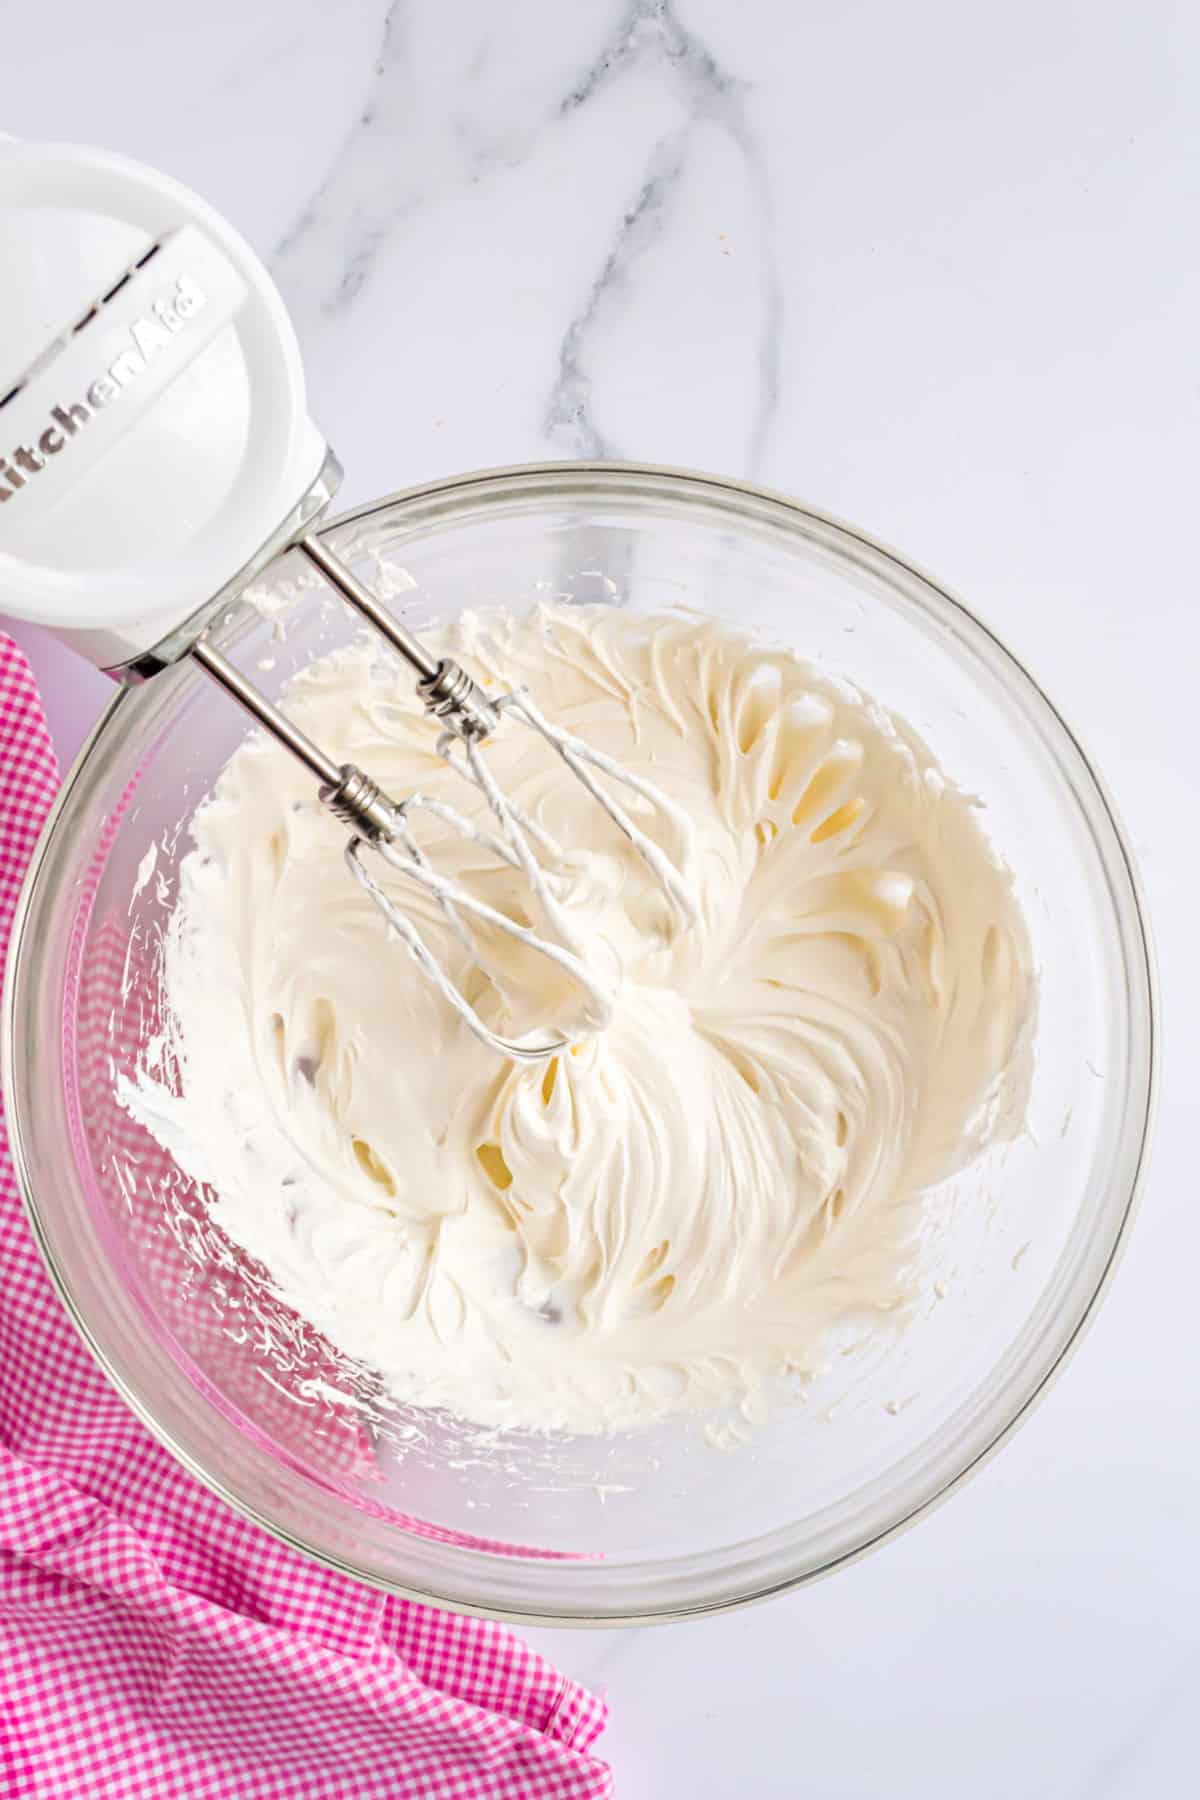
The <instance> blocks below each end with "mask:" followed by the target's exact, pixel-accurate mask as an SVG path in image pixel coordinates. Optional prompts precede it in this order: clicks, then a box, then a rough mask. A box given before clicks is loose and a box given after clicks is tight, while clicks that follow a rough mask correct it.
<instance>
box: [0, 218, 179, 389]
mask: <svg viewBox="0 0 1200 1800" xmlns="http://www.w3.org/2000/svg"><path fill="white" fill-rule="evenodd" d="M162 246H163V240H162V239H161V238H159V239H158V240H157V241H156V242H155V243H153V244H151V245H150V248H149V249H148V250H144V251H143V252H142V254H141V255H140V256H139V257H138V259H137V261H136V262H132V263H130V264H129V265H128V267H127V268H125V269H123V270H122V272H121V274H120V275H119V276H118V277H117V279H116V280H115V281H114V282H113V284H112V286H111V287H110V288H108V289H106V291H105V292H104V293H103V294H101V295H100V298H99V299H98V300H93V302H92V304H91V305H90V306H89V307H88V309H87V311H86V312H85V313H83V314H81V316H80V317H79V318H78V319H76V320H75V322H74V324H73V325H68V326H67V328H66V330H65V331H61V332H59V334H58V336H57V337H56V338H55V339H54V340H53V342H51V343H49V344H47V346H46V348H45V349H44V350H43V351H42V353H41V355H40V356H39V357H37V358H36V359H35V360H34V361H33V362H31V363H30V365H29V367H28V368H27V369H26V370H25V372H24V373H23V374H22V376H21V377H20V379H19V380H18V381H15V382H14V383H13V385H12V387H10V388H9V390H8V392H7V394H5V395H4V397H3V399H0V412H3V411H4V408H5V407H6V406H7V405H8V403H9V401H10V400H15V399H16V397H17V395H18V394H19V393H20V392H21V389H22V388H24V387H27V386H28V385H29V383H30V382H31V381H32V380H33V378H34V376H35V375H40V374H41V372H42V370H43V369H44V368H46V367H47V365H48V364H49V363H52V362H53V361H54V358H55V357H56V356H57V355H58V353H59V351H60V350H62V349H63V348H64V346H65V345H67V344H69V343H70V341H71V339H72V338H73V337H74V336H75V335H76V333H78V332H80V331H83V330H84V329H85V327H86V326H88V325H90V324H91V322H92V320H93V319H96V318H99V316H100V314H101V313H102V312H103V310H104V308H105V307H106V306H107V305H108V303H109V301H110V300H114V299H115V298H116V296H117V295H118V294H119V293H120V291H121V289H122V288H123V287H124V286H125V285H126V283H127V282H129V281H132V279H133V277H134V276H135V275H136V274H137V271H138V270H139V269H144V268H145V266H146V264H147V263H148V262H150V261H151V260H152V258H154V257H156V256H157V255H158V253H159V251H160V250H161V249H162Z"/></svg>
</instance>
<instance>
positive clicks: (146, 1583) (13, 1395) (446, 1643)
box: [0, 636, 612, 1800]
mask: <svg viewBox="0 0 1200 1800" xmlns="http://www.w3.org/2000/svg"><path fill="white" fill-rule="evenodd" d="M57 785H58V773H57V769H56V766H55V761H54V753H53V750H52V748H51V745H50V739H49V736H48V733H47V730H46V724H45V719H44V717H43V715H42V711H41V707H40V705H39V703H38V697H37V691H36V689H35V687H34V684H33V678H32V676H31V674H30V672H29V668H28V666H27V664H26V663H25V660H24V658H23V657H22V655H21V653H20V651H19V650H17V649H16V647H15V646H14V645H13V644H12V643H11V642H10V641H9V640H8V639H7V638H4V637H2V636H0V950H2V949H3V947H4V946H5V945H7V941H8V935H9V929H10V925H11V921H12V913H13V908H14V906H15V904H16V899H17V894H18V892H19V890H20V885H21V878H22V875H23V873H24V870H25V866H26V863H27V862H28V859H29V856H30V853H31V851H32V849H33V846H34V843H35V841H36V839H37V835H38V832H39V831H40V829H41V825H42V821H43V820H44V818H45V816H46V812H47V810H48V808H49V806H50V803H51V800H52V798H53V796H54V792H55V789H56V787H57ZM603 1722H604V1710H603V1707H602V1706H601V1704H600V1702H599V1701H597V1700H596V1699H595V1698H594V1697H593V1696H592V1695H590V1694H588V1693H587V1692H586V1691H585V1690H584V1689H583V1688H580V1687H578V1686H577V1685H576V1684H575V1683H574V1682H572V1681H568V1680H566V1679H565V1678H564V1677H563V1676H561V1675H559V1674H558V1673H557V1672H556V1671H555V1670H554V1669H552V1668H550V1667H549V1665H548V1664H546V1663H545V1662H544V1661H543V1660H542V1659H541V1657H539V1656H535V1655H534V1654H533V1653H532V1651H530V1650H528V1649H527V1648H526V1647H525V1645H524V1644H522V1643H521V1641H520V1640H519V1639H518V1638H515V1637H513V1636H512V1635H511V1633H509V1632H508V1631H506V1630H505V1629H504V1628H503V1627H501V1626H499V1625H493V1624H491V1623H489V1622H487V1621H481V1620H469V1619H460V1618H453V1617H451V1616H449V1615H447V1614H442V1613H438V1612H433V1611H431V1610H429V1609H428V1608H426V1607H422V1606H417V1605H413V1604H411V1603H409V1602H407V1601H404V1600H398V1599H395V1598H393V1597H391V1596H388V1595H384V1594H381V1593H378V1592H376V1591H375V1590H374V1589H371V1588H367V1587H363V1586H360V1585H359V1584H358V1583H357V1582H354V1581H351V1580H349V1579H348V1578H347V1577H345V1576H341V1575H338V1574H335V1573H334V1572H333V1571H331V1570H328V1569H323V1568H320V1567H318V1566H317V1565H316V1564H315V1563H310V1562H308V1561H307V1560H306V1559H305V1558H303V1557H302V1556H299V1555H297V1554H296V1552H294V1551H292V1550H288V1549H286V1548H285V1547H284V1546H283V1545H281V1544H277V1543H276V1542H275V1540H274V1539H273V1538H271V1537H268V1536H267V1535H266V1534H265V1533H264V1532H262V1531H260V1530H259V1529H258V1528H257V1527H256V1526H254V1525H251V1524H249V1523H247V1522H246V1521H244V1520H243V1519H240V1518H238V1517H237V1516H235V1514H233V1513H232V1512H230V1511H229V1510H228V1508H227V1507H225V1506H224V1505H223V1504H222V1503H221V1502H220V1501H219V1500H217V1499H216V1498H215V1496H213V1495H212V1494H210V1493H209V1492H208V1491H207V1489H205V1488H203V1487H201V1486H199V1485H198V1483H196V1482H195V1481H194V1480H193V1479H192V1478H191V1477H190V1476H189V1475H187V1474H186V1473H185V1472H184V1470H183V1469H182V1468H180V1467H179V1466H178V1465H177V1464H176V1463H175V1462H174V1461H173V1460H172V1458H171V1457H170V1456H169V1455H168V1453H167V1452H166V1451H165V1450H164V1449H163V1448H162V1447H161V1446H160V1445H159V1444H158V1443H157V1442H156V1441H155V1440H154V1439H152V1438H151V1437H150V1436H149V1435H148V1434H147V1433H146V1431H145V1430H144V1429H143V1428H142V1427H141V1425H139V1424H138V1423H137V1421H136V1420H135V1419H134V1418H133V1416H132V1414H130V1413H129V1412H128V1411H127V1410H126V1408H125V1406H124V1403H123V1402H122V1401H121V1400H120V1399H119V1398H118V1397H117V1395H116V1394H115V1393H114V1392H113V1391H112V1390H111V1389H110V1388H109V1387H108V1385H107V1384H106V1382H105V1381H104V1379H103V1377H102V1376H101V1375H100V1374H99V1372H98V1370H97V1369H96V1367H95V1366H94V1364H93V1363H92V1361H91V1359H90V1357H89V1356H88V1354H87V1352H86V1351H85V1350H84V1348H83V1346H82V1344H81V1343H80V1342H79V1340H78V1339H77V1338H76V1336H75V1333H74V1331H73V1329H72V1328H71V1326H70V1325H69V1323H68V1321H67V1318H66V1316H65V1314H64V1313H63V1312H62V1310H61V1308H60V1306H59V1303H58V1300H57V1299H56V1297H55V1295H54V1292H53V1290H52V1288H51V1286H50V1282H49V1279H48V1278H47V1276H46V1274H45V1271H44V1270H43V1268H42V1265H41V1262H40V1260H39V1258H38V1255H37V1252H36V1250H35V1248H34V1245H33V1241H32V1238H31V1236H30V1233H29V1229H28V1226H27V1224H26V1222H25V1218H24V1214H23V1212H22V1210H21V1205H20V1200H19V1198H18V1194H17V1185H16V1180H15V1178H14V1175H13V1171H12V1166H11V1163H10V1161H9V1157H8V1151H7V1145H6V1142H5V1140H4V1138H3V1135H2V1132H0V1796H3V1800H19V1797H24V1796H36V1797H37V1800H74V1797H75V1796H84V1795H86V1796H89V1800H92V1797H94V1800H128V1797H137V1800H143V1797H144V1800H603V1797H605V1796H609V1795H611V1793H612V1777H611V1774H610V1773H609V1770H608V1768H607V1766H606V1765H605V1764H604V1763H602V1762H599V1761H598V1760H597V1759H595V1758H594V1757H592V1756H590V1755H589V1754H588V1748H589V1746H590V1745H591V1743H592V1742H593V1740H594V1739H595V1737H596V1736H597V1734H598V1733H599V1731H600V1729H601V1727H602V1725H603Z"/></svg>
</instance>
